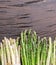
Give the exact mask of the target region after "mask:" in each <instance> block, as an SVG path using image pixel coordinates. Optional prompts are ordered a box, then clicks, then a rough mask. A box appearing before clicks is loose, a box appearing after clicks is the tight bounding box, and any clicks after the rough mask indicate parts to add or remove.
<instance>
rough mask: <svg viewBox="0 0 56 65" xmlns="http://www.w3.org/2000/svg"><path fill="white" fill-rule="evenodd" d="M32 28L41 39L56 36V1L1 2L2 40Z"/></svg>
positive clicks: (0, 22)
mask: <svg viewBox="0 0 56 65" xmlns="http://www.w3.org/2000/svg"><path fill="white" fill-rule="evenodd" d="M39 1H40V2H39ZM41 1H42V2H41ZM30 28H32V29H33V30H36V32H37V34H38V35H40V36H41V37H43V36H52V37H54V36H56V1H55V0H54V1H52V0H51V1H50V0H47V1H45V2H43V0H0V39H2V38H3V37H4V36H6V37H15V38H16V37H17V36H18V35H20V32H21V31H22V30H25V29H30Z"/></svg>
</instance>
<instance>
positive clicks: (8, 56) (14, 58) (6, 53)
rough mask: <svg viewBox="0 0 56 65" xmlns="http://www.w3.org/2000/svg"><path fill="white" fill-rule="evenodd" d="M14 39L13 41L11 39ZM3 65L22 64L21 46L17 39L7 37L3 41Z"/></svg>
mask: <svg viewBox="0 0 56 65" xmlns="http://www.w3.org/2000/svg"><path fill="white" fill-rule="evenodd" d="M11 40H12V41H11ZM1 63H2V64H1V65H21V64H20V46H18V47H17V45H16V40H15V39H10V40H9V39H7V38H6V37H5V38H4V40H3V41H2V43H1Z"/></svg>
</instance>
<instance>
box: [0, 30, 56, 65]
mask: <svg viewBox="0 0 56 65" xmlns="http://www.w3.org/2000/svg"><path fill="white" fill-rule="evenodd" d="M18 44H20V45H18ZM0 65H56V39H55V40H54V41H52V39H51V37H49V38H48V39H47V38H46V37H43V38H40V37H39V36H37V34H36V32H35V31H32V30H25V31H23V32H21V36H20V39H18V40H16V39H12V38H10V39H8V38H6V37H5V38H4V39H3V40H2V43H0Z"/></svg>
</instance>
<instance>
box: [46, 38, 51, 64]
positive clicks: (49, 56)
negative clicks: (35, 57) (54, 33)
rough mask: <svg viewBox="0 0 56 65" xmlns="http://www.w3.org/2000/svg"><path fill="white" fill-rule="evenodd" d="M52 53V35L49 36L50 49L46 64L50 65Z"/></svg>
mask: <svg viewBox="0 0 56 65" xmlns="http://www.w3.org/2000/svg"><path fill="white" fill-rule="evenodd" d="M51 53H52V41H51V37H49V50H48V54H47V60H46V65H50V58H51Z"/></svg>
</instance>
